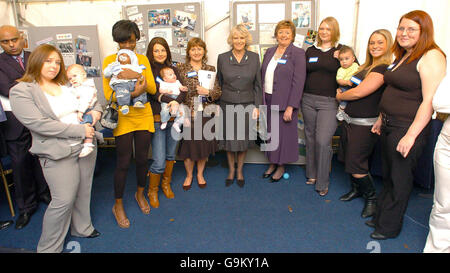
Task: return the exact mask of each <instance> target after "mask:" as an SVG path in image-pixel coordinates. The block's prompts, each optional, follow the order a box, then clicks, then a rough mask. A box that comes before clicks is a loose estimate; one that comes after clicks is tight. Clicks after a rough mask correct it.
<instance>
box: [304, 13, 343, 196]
mask: <svg viewBox="0 0 450 273" xmlns="http://www.w3.org/2000/svg"><path fill="white" fill-rule="evenodd" d="M339 37H340V31H339V24H338V22H337V20H336V19H335V18H333V17H327V18H325V19H323V20H322V22H321V23H320V25H319V31H318V35H317V42H316V44H314V45H313V46H311V47H309V48H308V49H307V50H306V60H307V63H306V72H307V74H306V84H305V92H304V94H303V98H302V112H303V119H304V122H305V143H306V177H307V181H306V184H308V185H314V184H315V188H316V191H317V192H318V193H319V195H320V196H325V195H326V194H327V193H328V186H329V184H330V169H331V159H332V157H333V149H332V147H331V140H332V138H333V135H334V133H335V131H336V128H337V120H336V111H337V101H336V89H337V87H338V85H337V82H336V73H337V70H338V69H339V66H340V65H339V60H338V59H337V55H338V53H339V49H340V47H341V45H340V44H338V41H339Z"/></svg>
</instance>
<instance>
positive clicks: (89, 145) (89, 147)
mask: <svg viewBox="0 0 450 273" xmlns="http://www.w3.org/2000/svg"><path fill="white" fill-rule="evenodd" d="M94 147H95V145H94V144H92V143H84V144H83V149H81V153H80V155H79V156H78V157H85V156H87V155H89V154H90V153H91V152H92V151H93V150H94Z"/></svg>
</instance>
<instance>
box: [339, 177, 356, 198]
mask: <svg viewBox="0 0 450 273" xmlns="http://www.w3.org/2000/svg"><path fill="white" fill-rule="evenodd" d="M350 181H351V185H352V190H351V191H350V192H348V193H346V194H344V195H342V196H341V197H340V198H339V200H341V201H351V200H353V199H355V198H358V197H360V196H361V191H360V189H359V188H360V186H359V183H358V179H357V178H354V177H353V176H352V175H350Z"/></svg>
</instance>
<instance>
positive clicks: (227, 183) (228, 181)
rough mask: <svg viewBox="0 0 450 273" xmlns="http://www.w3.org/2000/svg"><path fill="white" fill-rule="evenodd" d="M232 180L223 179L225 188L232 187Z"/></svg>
mask: <svg viewBox="0 0 450 273" xmlns="http://www.w3.org/2000/svg"><path fill="white" fill-rule="evenodd" d="M233 182H234V179H225V187H229V186H231V185H233Z"/></svg>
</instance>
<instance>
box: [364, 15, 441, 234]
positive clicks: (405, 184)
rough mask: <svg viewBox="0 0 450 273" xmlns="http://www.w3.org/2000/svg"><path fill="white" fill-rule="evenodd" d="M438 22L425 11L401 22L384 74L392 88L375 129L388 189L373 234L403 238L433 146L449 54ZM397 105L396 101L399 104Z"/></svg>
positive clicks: (381, 198) (380, 202)
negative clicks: (420, 167)
mask: <svg viewBox="0 0 450 273" xmlns="http://www.w3.org/2000/svg"><path fill="white" fill-rule="evenodd" d="M433 32H434V31H433V22H432V20H431V17H430V16H429V15H428V14H427V13H426V12H424V11H420V10H415V11H411V12H409V13H407V14H405V15H403V16H402V17H401V18H400V21H399V25H398V28H397V35H396V41H395V43H394V46H393V52H394V56H395V61H394V66H393V68H392V69H390V70H388V71H386V73H384V82H385V83H386V90H385V91H384V93H383V96H382V97H381V102H380V117H379V118H378V120H377V122H376V123H375V124H374V126H373V128H372V131H373V132H375V133H377V134H380V133H381V144H382V169H383V189H382V191H381V193H380V194H379V196H378V205H377V210H376V213H375V216H374V218H373V219H372V221H369V222H368V224H369V225H371V226H374V227H375V231H374V232H373V233H372V234H371V235H370V236H371V238H373V239H378V240H383V239H388V238H394V237H396V236H398V234H399V233H400V231H401V228H402V223H403V216H404V213H405V211H406V208H407V205H408V200H409V196H410V194H411V191H412V188H413V180H414V176H413V170H414V169H415V167H416V165H417V160H418V158H419V156H420V155H421V153H422V151H423V148H424V146H425V145H426V142H427V136H428V133H429V129H430V126H429V124H430V119H431V115H432V113H433V106H432V104H431V102H432V98H433V95H434V93H435V91H436V89H437V87H438V85H439V83H440V81H441V80H442V78H443V77H444V75H445V66H446V60H445V54H444V53H443V52H442V50H441V49H440V48H439V47H438V46H437V45H436V43H435V42H434V33H433ZM393 102H395V103H393Z"/></svg>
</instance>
